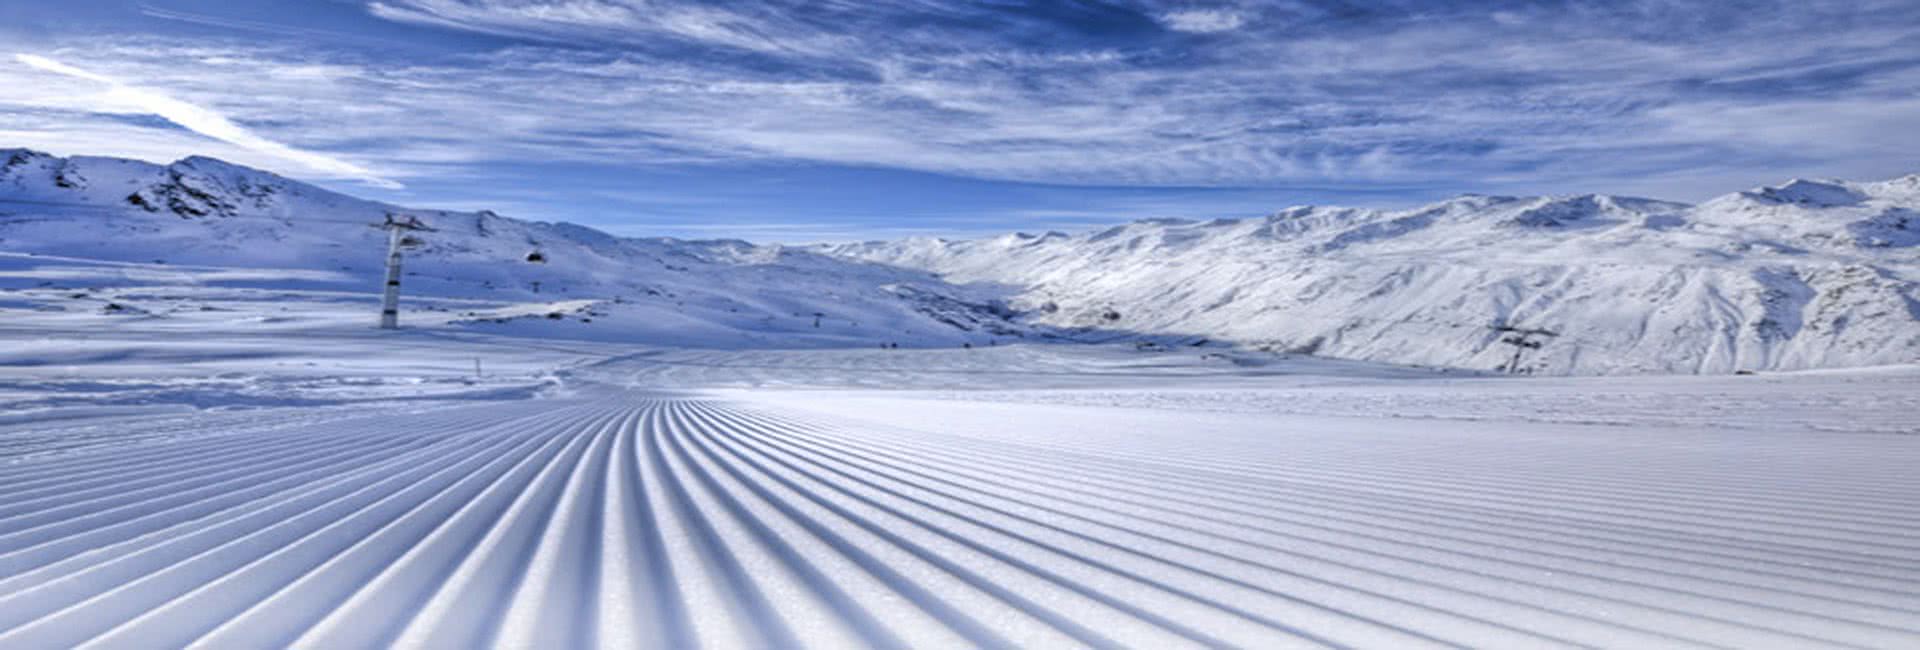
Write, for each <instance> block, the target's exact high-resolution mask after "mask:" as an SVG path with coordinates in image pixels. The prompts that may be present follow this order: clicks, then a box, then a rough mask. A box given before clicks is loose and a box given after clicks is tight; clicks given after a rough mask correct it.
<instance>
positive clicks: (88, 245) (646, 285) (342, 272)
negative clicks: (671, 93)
mask: <svg viewBox="0 0 1920 650" xmlns="http://www.w3.org/2000/svg"><path fill="white" fill-rule="evenodd" d="M390 215H391V216H394V217H396V218H399V219H402V220H406V219H418V220H419V221H420V222H422V223H424V224H426V225H428V226H430V227H432V228H434V231H432V232H422V233H418V235H417V239H418V240H419V242H420V243H419V245H418V246H415V247H412V248H410V249H409V250H408V251H407V253H406V261H405V267H404V268H405V269H406V276H405V278H404V282H403V287H404V293H405V295H407V296H442V297H462V298H473V299H478V300H489V301H510V302H511V301H518V302H523V303H528V304H532V305H535V306H538V305H540V304H545V303H552V304H553V305H555V307H554V309H556V310H559V311H557V312H550V311H547V310H546V309H545V308H533V309H531V310H521V312H524V313H518V314H517V315H514V314H509V315H508V316H506V317H502V315H501V313H500V312H499V311H497V310H495V311H489V312H485V313H476V314H475V315H474V316H475V317H474V322H473V323H471V325H472V326H473V327H479V328H487V327H495V328H498V327H549V328H554V329H555V331H554V332H552V333H553V334H555V335H564V336H568V337H575V338H579V337H585V338H605V339H609V340H622V341H646V342H658V343H664V344H679V345H700V346H717V347H738V346H749V347H810V346H820V345H830V346H839V345H861V346H865V345H878V344H884V343H898V344H900V345H939V346H946V345H954V346H958V345H960V344H962V343H968V342H971V343H984V342H987V341H990V340H994V339H1001V340H1006V339H1008V338H1009V337H1022V336H1027V335H1029V334H1032V333H1033V332H1030V331H1029V329H1028V328H1026V327H1024V326H1021V325H1019V324H1016V323H1014V322H1012V321H1011V320H1010V317H1011V316H1012V313H1011V312H1010V311H1008V310H1007V309H1006V308H1005V307H1004V306H1003V305H1000V304H997V303H995V302H994V300H993V296H992V295H990V294H985V293H982V292H980V291H976V290H971V289H967V288H963V287H956V286H952V285H948V284H946V283H944V282H941V281H939V280H937V279H932V278H930V277H929V276H928V274H926V273H924V272H918V271H909V270H904V269H901V268H897V267H893V266H887V265H881V264H875V263H870V262H860V261H851V260H847V259H843V258H837V257H830V256H826V255H822V254H819V253H817V252H812V251H806V250H799V249H794V248H783V247H779V246H757V245H754V244H750V243H747V242H742V241H732V240H718V241H682V240H675V239H666V238H647V239H641V238H623V237H615V236H613V235H609V234H607V233H604V232H601V231H598V230H594V229H591V228H586V227H582V226H577V225H572V224H566V223H538V222H529V221H521V220H517V219H511V218H507V217H502V216H500V215H497V214H494V213H491V212H486V211H482V212H472V213H467V212H449V211H439V210H412V209H405V208H400V207H396V206H392V205H386V204H382V203H376V202H372V201H364V200H360V199H356V198H353V197H349V196H345V195H341V194H337V193H334V192H329V191H327V190H324V189H321V188H318V187H314V186H312V185H307V184H304V183H300V182H297V181H293V180H289V179H286V178H282V177H280V176H276V175H273V174H271V173H267V172H263V171H259V170H255V169H250V168H246V167H240V166H236V165H232V164H228V163H225V162H221V161H219V160H215V159H211V158H202V157H194V158H187V159H184V160H181V161H178V162H175V163H173V164H170V165H164V166H162V165H154V164H149V163H144V162H139V161H132V160H122V159H115V158H96V157H82V156H76V157H72V158H61V157H56V156H51V155H48V154H44V153H38V152H33V151H27V150H0V251H4V252H8V253H30V254H34V255H41V256H64V257H73V258H84V259H87V260H112V261H121V262H134V263H140V264H142V265H143V266H142V267H141V269H140V273H141V274H143V277H142V281H164V280H165V278H160V279H159V280H155V278H154V276H155V275H156V273H155V271H154V269H155V264H156V263H161V264H163V265H164V266H161V267H159V268H182V272H181V273H180V274H179V275H180V276H181V281H191V282H200V281H204V278H208V277H220V278H225V279H223V280H220V281H221V282H223V283H226V284H231V285H236V286H248V285H251V286H269V287H286V288H300V289H336V290H339V291H341V292H343V293H344V294H350V295H352V296H355V297H366V298H367V299H372V297H374V296H377V292H378V288H379V283H380V278H381V273H382V272H383V269H384V264H385V259H386V249H387V235H386V233H385V231H384V230H382V229H381V228H379V227H378V225H379V224H382V223H383V222H384V221H385V220H386V219H387V218H388V217H389V216H390ZM187 265H197V266H213V267H232V268H240V269H306V270H310V271H312V273H307V274H304V275H301V276H299V279H297V280H291V281H290V280H288V279H287V276H285V275H284V274H281V275H275V276H273V278H271V279H258V280H250V279H248V277H247V275H246V274H245V273H234V272H227V273H222V274H213V275H210V274H207V273H198V274H189V273H186V272H185V271H184V268H183V267H184V266H187ZM160 275H164V274H160ZM189 276H191V277H189ZM372 313H373V312H371V311H369V314H370V315H369V318H370V319H371V318H372V316H371V314H372ZM550 315H552V316H555V317H553V318H549V316H550ZM507 320H512V321H515V322H512V323H508V322H502V321H507ZM548 320H554V321H559V322H554V323H548V322H546V321H548ZM583 321H584V322H586V323H591V326H587V327H582V326H580V324H581V323H582V322H583ZM369 322H370V323H371V320H369ZM536 333H537V332H536Z"/></svg>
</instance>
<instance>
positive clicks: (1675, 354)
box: [816, 175, 1920, 374]
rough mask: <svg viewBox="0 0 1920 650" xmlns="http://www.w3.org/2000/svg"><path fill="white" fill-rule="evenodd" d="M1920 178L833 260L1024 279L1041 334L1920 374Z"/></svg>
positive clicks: (904, 248) (1296, 217) (1455, 203)
mask: <svg viewBox="0 0 1920 650" xmlns="http://www.w3.org/2000/svg"><path fill="white" fill-rule="evenodd" d="M1917 210H1920V175H1912V176H1906V177H1902V178H1897V179H1892V180H1888V181H1881V182H1871V183H1854V182H1846V181H1812V180H1793V181H1790V182H1788V183H1785V184H1782V185H1779V186H1773V187H1761V188H1756V189H1754V190H1751V191H1746V192H1738V193H1734V194H1730V195H1727V196H1723V197H1720V198H1716V199H1714V200H1711V201H1707V202H1705V203H1702V204H1700V205H1697V206H1694V205H1687V204H1682V203H1673V202H1667V201H1658V200H1652V199H1642V198H1633V197H1619V196H1606V195H1591V194H1590V195H1579V196H1562V197H1505V196H1481V195H1468V196H1462V197H1458V198H1454V199H1450V200H1446V201H1441V202H1438V203H1434V204H1431V205H1426V206H1421V207H1417V208H1412V209H1406V210H1365V209H1354V208H1337V207H1316V206H1302V207H1295V208H1288V209H1286V210H1282V211H1280V212H1278V213H1275V214H1273V215H1271V216H1268V217H1265V218H1253V219H1219V220H1213V221H1205V222H1195V221H1183V220H1168V219H1159V220H1151V221H1140V222H1134V223H1130V224H1125V225H1120V226H1115V227H1112V228H1107V229H1103V230H1097V231H1093V232H1087V233H1081V234H1074V235H1067V234H1062V233H1047V234H1044V235H1031V234H1021V233H1016V234H1010V235H1003V236H1000V237H993V238H987V239H978V240H944V239H932V238H914V239H906V240H898V241H878V242H865V243H855V244H840V245H823V246H819V247H817V248H816V250H819V251H821V252H824V253H828V254H832V255H837V256H842V257H846V258H850V259H860V260H870V261H876V262H883V263H887V264H896V265H901V266H906V267H911V268H917V269H925V270H928V271H932V272H935V273H939V274H941V276H942V277H943V278H945V279H948V280H950V281H953V282H957V283H968V282H990V283H996V284H1000V285H1012V286H1018V287H1023V290H1022V291H1021V292H1020V294H1019V295H1018V296H1016V297H1015V298H1014V299H1013V300H1012V301H1011V305H1012V306H1013V307H1014V308H1016V309H1020V310H1022V311H1025V312H1028V313H1030V314H1032V316H1031V320H1032V322H1036V323H1042V324H1047V325H1053V326H1058V327H1073V326H1100V327H1111V328H1118V329H1123V330H1129V331H1139V332H1177V333H1186V334H1195V335H1204V336H1210V337H1215V338H1218V339H1224V340H1230V341H1235V342H1239V343H1243V344H1250V345H1257V346H1264V347H1268V348H1270V349H1275V350H1291V351H1297V352H1305V353H1313V354H1320V355H1329V356H1335V357H1344V358H1354V359H1365V360H1373V361H1389V362H1395V363H1412V364H1426V365H1436V366H1449V367H1465V368H1476V369H1497V370H1508V371H1515V372H1540V373H1552V374H1611V373H1652V372H1681V373H1726V372H1734V371H1743V370H1782V369H1806V368H1824V367H1840V366H1862V365H1878V364H1897V363H1911V362H1915V361H1920V284H1916V281H1917V280H1920V217H1916V211H1917Z"/></svg>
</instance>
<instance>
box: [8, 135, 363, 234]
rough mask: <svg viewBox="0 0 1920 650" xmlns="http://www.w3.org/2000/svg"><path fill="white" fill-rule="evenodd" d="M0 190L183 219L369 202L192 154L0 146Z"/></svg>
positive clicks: (281, 214) (16, 196) (276, 213)
mask: <svg viewBox="0 0 1920 650" xmlns="http://www.w3.org/2000/svg"><path fill="white" fill-rule="evenodd" d="M0 161H3V162H0V188H4V189H3V190H0V191H4V193H5V195H6V196H8V197H11V198H14V199H17V200H18V199H27V198H31V199H34V200H38V201H44V202H52V203H82V204H88V205H99V206H122V207H131V208H138V209H141V210H145V211H147V212H152V213H164V214H170V215H173V216H178V217H182V218H201V217H234V216H241V215H253V216H276V217H285V216H288V215H289V214H290V213H292V212H294V211H298V210H299V209H301V208H306V207H313V206H316V205H338V206H356V207H362V208H364V207H365V206H368V205H371V204H370V203H368V202H366V201H361V200H358V199H354V198H352V197H348V196H346V195H343V194H337V193H334V192H330V191H327V190H324V189H321V188H319V187H315V186H313V185H309V184H306V183H302V182H299V181H295V180H292V179H288V178H285V177H282V176H279V175H277V174H273V173H271V172H265V171H261V170H258V169H253V168H250V167H243V166H240V165H235V164H232V163H228V162H225V161H222V160H218V159H215V158H208V157H205V156H191V157H187V158H183V159H180V160H178V161H175V162H173V163H171V164H167V165H156V164H152V163H147V162H141V161H137V160H126V159H121V158H104V157H93V156H74V157H71V158H61V157H58V156H53V155H51V154H46V153H42V152H38V151H33V150H30V149H7V150H0Z"/></svg>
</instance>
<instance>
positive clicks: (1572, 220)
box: [1503, 194, 1687, 228]
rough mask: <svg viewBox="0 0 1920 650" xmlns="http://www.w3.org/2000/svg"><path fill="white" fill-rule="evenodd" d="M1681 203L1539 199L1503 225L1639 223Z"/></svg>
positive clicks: (1605, 198)
mask: <svg viewBox="0 0 1920 650" xmlns="http://www.w3.org/2000/svg"><path fill="white" fill-rule="evenodd" d="M1686 208H1687V206H1686V205H1685V204H1681V203H1668V202H1666V201H1656V200H1653V199H1641V198H1632V197H1620V196H1608V195H1604V194H1583V195H1579V196H1567V197H1555V198H1540V199H1536V200H1535V201H1534V202H1533V203H1532V204H1531V205H1529V206H1527V207H1525V208H1523V209H1521V210H1520V211H1519V212H1517V213H1515V214H1514V215H1513V216H1512V217H1510V218H1507V219H1506V220H1505V221H1504V222H1503V223H1505V224H1507V225H1512V226H1518V227H1522V228H1569V227H1576V226H1600V225H1613V224H1621V223H1638V222H1640V221H1642V220H1644V219H1645V218H1646V217H1648V216H1652V215H1657V214H1663V213H1672V212H1678V211H1680V210H1684V209H1686Z"/></svg>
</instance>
